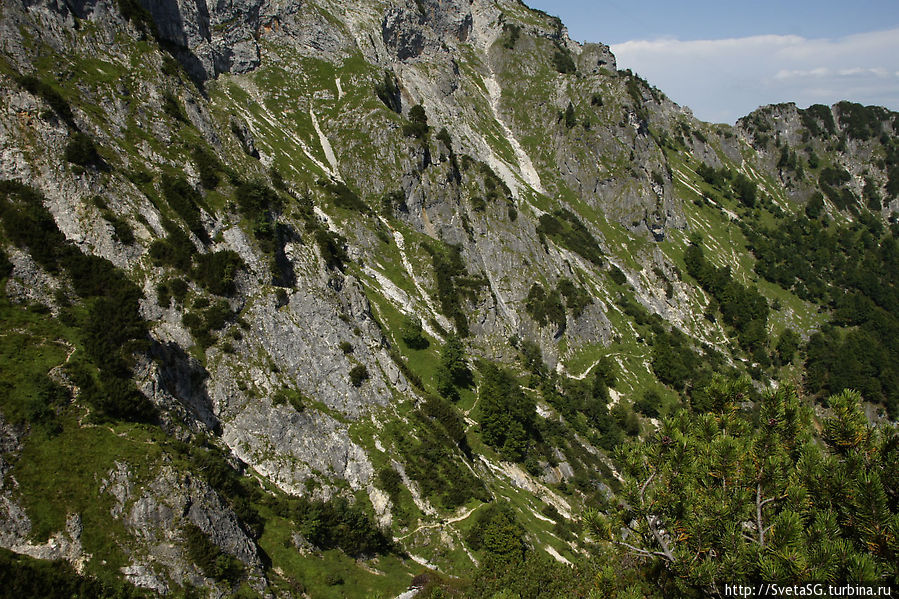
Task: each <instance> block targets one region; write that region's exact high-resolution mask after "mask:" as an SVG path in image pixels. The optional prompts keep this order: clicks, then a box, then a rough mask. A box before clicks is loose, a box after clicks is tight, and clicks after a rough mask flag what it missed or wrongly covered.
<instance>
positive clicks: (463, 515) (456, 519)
mask: <svg viewBox="0 0 899 599" xmlns="http://www.w3.org/2000/svg"><path fill="white" fill-rule="evenodd" d="M485 505H487V504H486V503H481V504H479V505H476V506H474V507H472V508H468V510H466V511H463V512H462V513H461V514H459V515H458V516H454V517H453V518H447V519H446V520H443V521H441V522H435V523H433V524H422V525H421V526H419V527H418V528H416V529H415V530H413V531H412V532H408V533H406V534H404V535H403V536H401V537H393V540H394V541H402V540H403V539H406V538H408V537H411V536H412V535H414V534H415V533H417V532H419V531H421V530H425V529H430V528H441V527H443V526H446V525H447V524H454V523H456V522H461V521H462V520H465V519H467V518H468V517H469V516H471V515H472V514H473V513H474V512H475V511H476V510H478V509H479V508H481V507H483V506H485Z"/></svg>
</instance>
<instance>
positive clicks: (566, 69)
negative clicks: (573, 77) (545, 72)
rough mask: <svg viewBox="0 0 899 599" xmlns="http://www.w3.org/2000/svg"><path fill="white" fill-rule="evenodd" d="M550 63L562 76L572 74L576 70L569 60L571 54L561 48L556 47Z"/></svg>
mask: <svg viewBox="0 0 899 599" xmlns="http://www.w3.org/2000/svg"><path fill="white" fill-rule="evenodd" d="M552 63H553V67H555V69H556V70H557V71H558V72H560V73H562V74H563V75H564V74H569V73H574V72H575V71H576V70H577V67H576V66H575V65H574V60H573V59H572V58H571V52H570V51H569V50H568V48H563V47H562V46H557V47H556V51H555V52H553V57H552Z"/></svg>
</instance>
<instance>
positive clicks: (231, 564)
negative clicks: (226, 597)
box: [183, 522, 244, 584]
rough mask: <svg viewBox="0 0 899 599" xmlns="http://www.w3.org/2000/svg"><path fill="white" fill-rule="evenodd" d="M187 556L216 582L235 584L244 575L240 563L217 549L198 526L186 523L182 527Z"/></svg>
mask: <svg viewBox="0 0 899 599" xmlns="http://www.w3.org/2000/svg"><path fill="white" fill-rule="evenodd" d="M183 532H184V540H185V545H186V546H187V555H188V557H190V560H191V561H192V562H193V563H195V564H196V565H197V566H198V567H199V568H200V571H201V572H203V574H204V575H206V576H208V577H210V578H215V579H216V580H226V581H228V582H230V583H232V584H234V583H236V582H237V581H238V580H240V578H241V577H242V576H243V575H244V567H243V564H242V563H240V561H239V560H238V559H237V558H235V557H234V556H232V555H229V554H227V553H225V552H224V551H222V550H221V549H219V547H218V546H217V545H216V544H215V543H213V542H212V541H210V540H209V537H208V536H206V533H204V532H203V531H202V530H201V529H200V527H199V526H197V525H196V524H194V523H192V522H188V523H186V524H185V525H184V526H183Z"/></svg>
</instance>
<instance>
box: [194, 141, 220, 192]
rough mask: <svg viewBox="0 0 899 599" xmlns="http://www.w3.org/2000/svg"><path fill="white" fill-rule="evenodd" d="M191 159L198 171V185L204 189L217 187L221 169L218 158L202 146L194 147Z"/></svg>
mask: <svg viewBox="0 0 899 599" xmlns="http://www.w3.org/2000/svg"><path fill="white" fill-rule="evenodd" d="M193 159H194V163H196V165H197V171H199V173H200V185H202V186H203V188H204V189H215V188H216V187H218V184H219V181H220V178H219V171H220V170H221V169H222V165H221V163H220V162H219V161H218V159H217V158H216V157H215V156H213V155H212V154H211V153H209V151H208V150H206V149H205V148H203V147H202V146H196V147H194V151H193Z"/></svg>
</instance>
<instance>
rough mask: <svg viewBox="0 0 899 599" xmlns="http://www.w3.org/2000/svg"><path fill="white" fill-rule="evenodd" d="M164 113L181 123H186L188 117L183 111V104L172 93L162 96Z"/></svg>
mask: <svg viewBox="0 0 899 599" xmlns="http://www.w3.org/2000/svg"><path fill="white" fill-rule="evenodd" d="M162 111H163V112H164V113H166V114H167V115H169V117H171V118H172V119H174V120H175V121H178V122H180V123H186V122H187V117H186V116H185V115H184V111H183V110H182V109H181V104H180V103H179V102H178V99H177V98H176V97H175V96H174V95H172V93H171V92H168V91H167V92H165V93H163V94H162Z"/></svg>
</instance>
